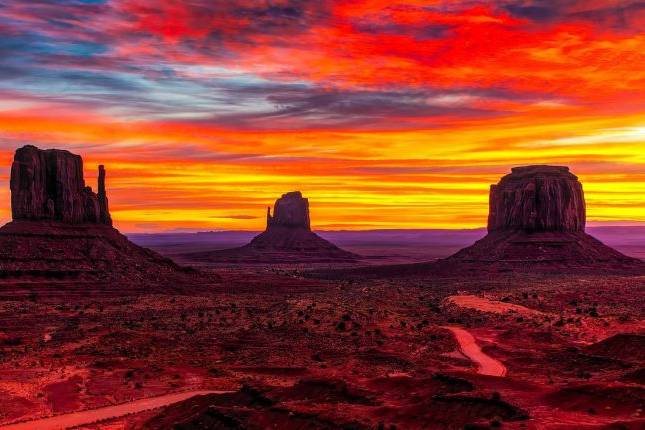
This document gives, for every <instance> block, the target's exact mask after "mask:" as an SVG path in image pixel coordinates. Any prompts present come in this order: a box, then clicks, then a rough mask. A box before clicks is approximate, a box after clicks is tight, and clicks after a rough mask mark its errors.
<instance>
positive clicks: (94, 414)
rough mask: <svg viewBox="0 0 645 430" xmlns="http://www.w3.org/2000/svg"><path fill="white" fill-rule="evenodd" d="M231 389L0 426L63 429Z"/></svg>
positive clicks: (4, 429) (5, 428)
mask: <svg viewBox="0 0 645 430" xmlns="http://www.w3.org/2000/svg"><path fill="white" fill-rule="evenodd" d="M228 392H230V391H207V390H203V391H185V392H182V393H173V394H166V395H164V396H159V397H151V398H147V399H141V400H134V401H132V402H129V403H123V404H121V405H115V406H106V407H104V408H98V409H92V410H88V411H80V412H72V413H69V414H64V415H57V416H55V417H49V418H42V419H36V420H32V421H25V422H22V423H18V424H10V425H5V426H0V430H34V429H38V430H63V429H68V428H70V427H77V426H81V425H85V424H91V423H95V422H97V421H102V420H106V419H109V418H118V417H122V416H124V415H128V414H133V413H137V412H143V411H147V410H150V409H157V408H161V407H163V406H167V405H171V404H173V403H177V402H181V401H182V400H186V399H189V398H191V397H194V396H199V395H203V394H223V393H228Z"/></svg>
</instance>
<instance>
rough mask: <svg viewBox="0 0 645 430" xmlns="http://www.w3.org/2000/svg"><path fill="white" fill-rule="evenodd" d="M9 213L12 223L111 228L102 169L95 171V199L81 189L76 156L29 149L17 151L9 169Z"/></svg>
mask: <svg viewBox="0 0 645 430" xmlns="http://www.w3.org/2000/svg"><path fill="white" fill-rule="evenodd" d="M11 212H12V216H13V219H14V220H33V221H36V220H52V221H61V222H64V223H69V224H83V223H99V224H107V225H112V220H111V217H110V213H109V211H108V207H107V197H106V195H105V169H104V168H101V169H100V170H99V194H98V195H97V194H95V193H94V192H93V191H92V189H91V188H90V187H87V186H85V180H84V179H83V160H82V159H81V157H80V156H79V155H76V154H72V153H71V152H68V151H63V150H59V149H48V150H41V149H38V148H36V147H35V146H31V145H27V146H24V147H22V148H19V149H18V150H17V151H16V154H15V157H14V161H13V164H12V165H11Z"/></svg>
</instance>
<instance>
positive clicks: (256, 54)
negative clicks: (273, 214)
mask: <svg viewBox="0 0 645 430" xmlns="http://www.w3.org/2000/svg"><path fill="white" fill-rule="evenodd" d="M77 3H78V4H77ZM542 3H544V2H542ZM542 3H539V2H538V3H533V2H526V5H530V6H531V7H519V6H517V5H516V4H515V3H514V2H510V1H507V0H491V1H483V2H478V3H477V4H479V6H475V7H473V3H472V2H469V1H465V0H425V1H424V0H397V1H383V0H352V1H346V0H322V1H320V2H300V1H295V0H275V1H272V2H266V1H264V0H242V1H237V2H228V1H219V0H213V1H210V2H201V1H197V2H182V1H179V0H168V1H165V2H156V1H152V0H138V1H136V2H135V1H132V0H93V1H88V2H70V4H66V3H65V4H64V5H62V4H59V3H58V2H54V1H52V2H49V1H46V2H43V4H41V5H40V6H39V7H38V8H34V7H32V6H30V5H28V4H25V2H18V1H9V2H7V6H6V7H4V8H0V35H2V36H3V37H4V38H5V39H6V40H7V41H8V42H7V44H6V47H4V46H3V47H2V49H4V50H5V51H6V52H5V51H3V54H4V56H5V57H6V58H7V60H6V64H3V65H0V162H1V167H0V220H2V221H8V220H9V219H10V207H9V201H10V196H9V190H8V179H9V171H10V165H11V158H12V154H13V151H14V150H15V149H16V148H17V147H19V146H22V145H25V144H33V145H36V146H39V147H41V148H62V149H69V150H71V151H72V152H75V153H78V154H80V155H82V156H83V158H84V160H85V175H86V180H87V182H88V184H90V185H94V182H95V178H96V165H97V164H99V163H101V164H105V165H106V167H107V171H108V196H109V199H110V206H111V212H112V216H113V218H114V219H115V222H116V224H117V226H118V227H119V228H121V229H122V230H123V231H126V232H135V231H166V230H177V229H191V230H218V229H239V230H260V229H262V228H263V227H264V223H265V211H266V206H267V205H272V204H273V202H274V201H275V199H276V198H278V197H279V196H280V195H281V194H283V193H285V192H288V191H292V190H301V191H302V192H303V194H304V195H305V196H306V197H308V198H309V200H310V205H311V210H312V224H313V226H314V228H316V229H381V228H476V227H482V226H484V225H485V224H486V217H487V211H488V188H489V186H490V184H492V183H495V182H497V181H498V180H499V178H500V177H501V176H502V175H504V174H506V173H508V172H509V171H510V168H511V167H513V166H518V165H526V164H560V165H567V166H569V167H570V168H571V170H572V171H573V173H574V174H576V175H578V176H579V177H580V179H581V181H582V182H583V186H584V189H585V193H586V198H587V207H588V219H589V221H590V222H592V223H593V222H599V223H615V224H623V223H643V222H645V101H644V100H643V93H644V91H645V34H644V33H643V32H642V30H641V29H642V28H645V7H643V6H642V5H641V6H639V5H634V7H632V8H631V9H630V10H629V12H627V11H624V12H621V13H619V12H620V11H617V6H616V2H614V1H613V0H594V1H567V2H563V1H555V2H551V3H552V4H551V3H549V4H548V5H544V4H542ZM522 5H525V3H522ZM60 16H67V17H69V19H68V20H65V24H66V25H56V22H57V20H58V19H59V17H60ZM54 18H55V19H54Z"/></svg>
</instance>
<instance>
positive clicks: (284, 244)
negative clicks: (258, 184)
mask: <svg viewBox="0 0 645 430" xmlns="http://www.w3.org/2000/svg"><path fill="white" fill-rule="evenodd" d="M182 257H183V258H185V259H186V260H190V261H197V262H204V263H207V262H208V263H251V264H292V263H332V262H348V263H349V262H354V261H356V260H357V259H359V258H360V256H358V255H356V254H353V253H351V252H348V251H345V250H343V249H340V248H339V247H337V246H336V245H334V244H333V243H331V242H329V241H327V240H325V239H323V238H322V237H320V236H318V235H317V234H316V233H314V232H313V231H311V221H310V217H309V200H308V199H306V198H304V197H302V193H301V192H300V191H294V192H290V193H286V194H283V195H282V197H280V198H279V199H278V200H276V202H275V205H274V207H273V215H271V208H270V207H269V208H268V209H267V226H266V230H265V231H264V232H263V233H261V234H259V235H258V236H256V237H255V238H253V240H251V242H250V243H248V244H247V245H244V246H242V247H239V248H233V249H223V250H217V251H208V252H198V253H189V254H183V255H182Z"/></svg>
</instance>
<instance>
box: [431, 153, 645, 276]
mask: <svg viewBox="0 0 645 430" xmlns="http://www.w3.org/2000/svg"><path fill="white" fill-rule="evenodd" d="M585 224H586V206H585V198H584V192H583V189H582V184H581V183H580V181H578V178H577V177H576V176H575V175H574V174H572V173H571V172H570V171H569V168H568V167H563V166H544V165H537V166H526V167H516V168H513V169H512V171H511V173H510V174H508V175H506V176H504V177H503V178H502V179H501V180H500V181H499V183H498V184H496V185H491V187H490V200H489V215H488V234H487V235H486V236H485V237H484V238H483V239H481V240H479V241H477V242H476V243H475V244H474V245H472V246H470V247H468V248H465V249H462V250H461V251H459V252H458V253H456V254H455V255H453V256H451V257H448V258H447V259H445V260H443V261H442V262H443V263H462V264H466V263H474V264H475V267H476V270H482V271H487V270H489V269H492V270H496V269H501V270H506V269H508V270H529V271H530V270H540V269H546V270H559V269H564V268H573V269H576V268H588V269H622V268H633V267H639V268H642V266H643V262H641V261H640V260H637V259H634V258H630V257H627V256H625V255H623V254H621V253H620V252H618V251H616V250H615V249H612V248H610V247H608V246H606V245H604V244H603V243H601V242H600V241H598V240H597V239H595V238H593V237H592V236H590V235H588V234H587V233H585Z"/></svg>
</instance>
